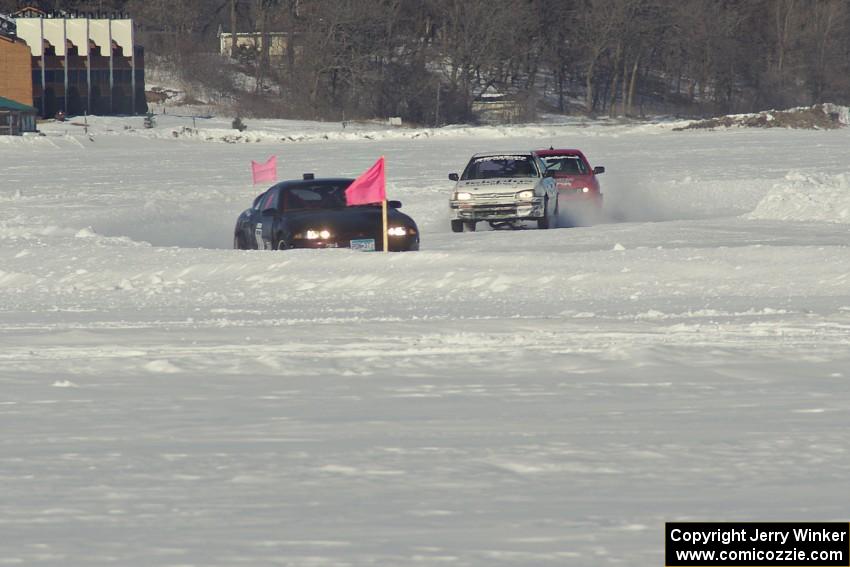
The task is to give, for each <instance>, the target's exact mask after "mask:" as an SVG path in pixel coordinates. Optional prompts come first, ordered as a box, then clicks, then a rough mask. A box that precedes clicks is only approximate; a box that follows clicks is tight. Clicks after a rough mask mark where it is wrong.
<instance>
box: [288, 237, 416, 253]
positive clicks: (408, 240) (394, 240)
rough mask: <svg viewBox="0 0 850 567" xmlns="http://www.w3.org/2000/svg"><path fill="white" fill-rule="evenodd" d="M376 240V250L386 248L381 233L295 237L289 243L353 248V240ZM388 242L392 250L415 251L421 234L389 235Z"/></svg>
mask: <svg viewBox="0 0 850 567" xmlns="http://www.w3.org/2000/svg"><path fill="white" fill-rule="evenodd" d="M352 240H357V241H368V240H373V241H374V247H375V250H376V251H380V250H383V249H384V241H383V237H382V236H381V235H380V234H369V235H362V234H355V235H343V236H341V237H334V238H329V239H327V240H324V239H318V238H317V239H306V238H298V239H293V240H292V241H291V242H290V243H289V246H288V247H289V248H308V249H309V248H312V249H322V248H351V241H352ZM388 244H389V249H390V252H405V251H413V250H419V235H418V234H407V235H405V236H389V238H388Z"/></svg>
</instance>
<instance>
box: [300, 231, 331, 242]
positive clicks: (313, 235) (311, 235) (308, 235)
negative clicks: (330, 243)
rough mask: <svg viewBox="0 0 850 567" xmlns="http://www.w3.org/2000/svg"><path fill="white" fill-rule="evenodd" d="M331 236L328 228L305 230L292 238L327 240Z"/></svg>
mask: <svg viewBox="0 0 850 567" xmlns="http://www.w3.org/2000/svg"><path fill="white" fill-rule="evenodd" d="M330 237H331V232H330V231H329V230H324V229H323V230H305V231H304V232H299V233H298V234H296V235H295V236H294V237H293V238H295V239H296V240H304V239H306V240H319V239H321V240H327V239H328V238H330Z"/></svg>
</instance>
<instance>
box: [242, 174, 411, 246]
mask: <svg viewBox="0 0 850 567" xmlns="http://www.w3.org/2000/svg"><path fill="white" fill-rule="evenodd" d="M352 181H354V180H353V179H314V178H313V176H312V174H309V173H308V174H305V175H304V179H296V180H291V181H281V182H280V183H278V184H276V185H273V186H272V187H270V188H269V189H268V190H267V191H266V192H265V193H263V194H261V195H258V196H257V198H256V199H254V204H253V206H252V207H251V208H250V209H247V210H245V211H243V212H242V214H241V215H239V219H237V221H236V230H235V233H234V235H233V247H234V248H237V249H239V250H251V249H259V250H269V249H270V250H286V249H289V248H353V249H359V250H383V247H384V240H383V235H382V234H381V231H382V225H383V223H382V221H381V205H357V206H353V207H348V206H346V202H345V189H346V188H347V187H348V186H349V185H351V183H352ZM387 205H388V207H387V219H388V226H389V229H388V239H389V249H390V250H391V251H403V250H419V229H418V228H417V227H416V223H415V222H413V219H412V218H410V217H409V216H407V215H406V214H404V213H402V212H400V211H399V210H398V209H399V208H400V207H401V203H400V202H399V201H389V202H388V203H387Z"/></svg>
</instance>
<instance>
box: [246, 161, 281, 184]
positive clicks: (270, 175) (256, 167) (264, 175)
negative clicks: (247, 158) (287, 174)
mask: <svg viewBox="0 0 850 567" xmlns="http://www.w3.org/2000/svg"><path fill="white" fill-rule="evenodd" d="M251 175H252V176H253V177H254V185H256V184H257V183H262V182H263V181H276V180H277V156H272V157H270V158H269V160H268V161H267V162H266V163H257V162H255V161H254V160H251Z"/></svg>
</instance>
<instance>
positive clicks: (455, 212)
mask: <svg viewBox="0 0 850 567" xmlns="http://www.w3.org/2000/svg"><path fill="white" fill-rule="evenodd" d="M449 208H450V211H451V218H452V220H474V221H479V220H523V219H539V218H541V217H543V215H544V202H543V198H542V197H535V198H534V199H531V200H530V201H517V200H516V199H513V198H511V199H486V200H485V199H480V200H479V199H470V200H467V201H457V200H454V199H451V200H449Z"/></svg>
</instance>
